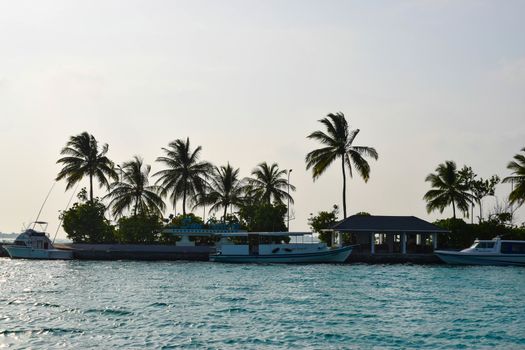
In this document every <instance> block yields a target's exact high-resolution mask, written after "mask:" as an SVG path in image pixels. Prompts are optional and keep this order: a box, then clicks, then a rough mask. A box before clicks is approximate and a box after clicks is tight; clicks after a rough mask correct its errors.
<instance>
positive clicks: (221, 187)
mask: <svg viewBox="0 0 525 350" xmlns="http://www.w3.org/2000/svg"><path fill="white" fill-rule="evenodd" d="M243 194H244V186H243V181H242V180H241V179H239V169H238V168H237V169H234V168H232V166H231V165H230V163H228V164H227V165H226V166H224V165H223V166H221V167H220V168H219V167H215V168H214V171H213V174H212V176H211V177H210V180H209V183H208V186H207V193H205V194H203V195H202V196H201V199H200V200H199V201H198V203H199V204H200V205H211V207H210V210H209V211H210V212H212V211H217V210H219V209H220V208H221V207H223V208H224V214H223V221H224V222H226V214H227V210H228V207H229V206H230V205H236V206H239V205H241V204H242V203H243V199H244V196H243Z"/></svg>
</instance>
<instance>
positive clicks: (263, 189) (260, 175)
mask: <svg viewBox="0 0 525 350" xmlns="http://www.w3.org/2000/svg"><path fill="white" fill-rule="evenodd" d="M288 172H289V170H281V169H279V166H278V165H277V163H273V164H272V165H269V164H268V163H267V162H262V163H260V164H258V165H257V167H256V168H255V169H253V170H252V178H250V179H248V187H247V189H248V194H249V195H251V196H253V197H254V198H256V199H257V200H259V201H261V202H264V203H266V204H271V203H272V201H273V202H276V203H279V204H284V203H285V201H289V202H290V203H293V198H292V196H291V195H290V194H289V191H295V186H293V185H291V184H289V183H288V179H287V177H286V176H287V175H288Z"/></svg>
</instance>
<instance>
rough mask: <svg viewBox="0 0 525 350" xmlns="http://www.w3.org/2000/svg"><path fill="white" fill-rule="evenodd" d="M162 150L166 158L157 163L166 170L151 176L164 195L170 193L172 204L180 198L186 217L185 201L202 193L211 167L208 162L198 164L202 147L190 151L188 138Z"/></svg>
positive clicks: (160, 158) (176, 141) (174, 142)
mask: <svg viewBox="0 0 525 350" xmlns="http://www.w3.org/2000/svg"><path fill="white" fill-rule="evenodd" d="M162 150H163V151H164V152H165V153H166V156H165V157H158V158H157V162H161V163H164V165H166V166H167V169H165V170H161V171H158V172H157V173H155V174H154V175H153V176H158V177H159V179H158V180H157V184H160V185H161V186H162V188H163V189H164V190H163V193H164V194H166V193H168V192H170V191H171V195H170V198H171V200H172V202H173V203H175V201H176V200H177V199H178V198H180V197H182V212H183V214H184V215H186V200H187V199H188V198H190V199H192V198H193V197H195V196H196V195H198V194H199V193H202V192H203V190H204V187H205V184H206V180H205V178H206V176H207V175H208V174H209V173H210V172H211V171H212V169H213V167H212V165H211V164H210V163H208V162H199V155H200V152H201V150H202V147H201V146H198V147H197V148H195V150H193V151H191V148H190V139H189V138H187V139H186V142H184V141H183V140H180V139H179V140H175V141H173V142H170V144H169V145H168V148H162Z"/></svg>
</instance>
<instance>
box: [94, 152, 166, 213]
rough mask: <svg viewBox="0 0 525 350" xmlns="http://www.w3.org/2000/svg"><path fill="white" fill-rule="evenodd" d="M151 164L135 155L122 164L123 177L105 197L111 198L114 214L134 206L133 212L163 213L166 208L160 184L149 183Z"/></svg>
mask: <svg viewBox="0 0 525 350" xmlns="http://www.w3.org/2000/svg"><path fill="white" fill-rule="evenodd" d="M150 171H151V166H150V165H144V162H143V160H142V159H141V158H140V157H138V156H135V157H134V158H133V160H131V161H129V162H126V163H124V164H122V167H121V178H120V180H119V181H116V182H113V183H112V184H111V186H110V192H109V194H107V195H106V196H105V197H104V198H107V199H111V202H109V206H110V207H112V213H113V215H114V216H120V215H122V213H123V212H124V211H125V210H128V209H130V208H131V207H133V214H134V215H135V216H136V215H137V214H146V213H154V214H157V215H162V212H163V211H164V209H165V208H166V205H165V204H164V201H163V200H162V198H161V196H160V195H159V193H160V192H161V188H160V187H159V186H156V185H153V186H150V185H149V180H148V179H149V173H150Z"/></svg>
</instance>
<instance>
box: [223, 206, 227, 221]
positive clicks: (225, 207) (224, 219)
mask: <svg viewBox="0 0 525 350" xmlns="http://www.w3.org/2000/svg"><path fill="white" fill-rule="evenodd" d="M227 210H228V204H225V205H224V216H223V217H222V220H223V221H224V223H226V211H227Z"/></svg>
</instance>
